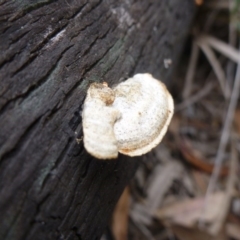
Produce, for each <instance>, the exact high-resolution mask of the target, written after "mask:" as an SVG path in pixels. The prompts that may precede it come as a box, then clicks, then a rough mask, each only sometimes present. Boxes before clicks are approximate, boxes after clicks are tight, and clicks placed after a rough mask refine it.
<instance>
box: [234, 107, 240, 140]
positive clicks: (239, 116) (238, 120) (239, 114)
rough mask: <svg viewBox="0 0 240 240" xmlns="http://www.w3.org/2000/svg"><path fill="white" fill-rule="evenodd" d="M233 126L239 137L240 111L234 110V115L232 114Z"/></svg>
mask: <svg viewBox="0 0 240 240" xmlns="http://www.w3.org/2000/svg"><path fill="white" fill-rule="evenodd" d="M234 125H235V129H236V132H237V133H238V135H240V109H239V108H238V109H236V111H235V114H234Z"/></svg>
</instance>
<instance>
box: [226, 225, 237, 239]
mask: <svg viewBox="0 0 240 240" xmlns="http://www.w3.org/2000/svg"><path fill="white" fill-rule="evenodd" d="M226 229H227V234H228V236H229V237H231V238H234V239H236V240H240V227H239V225H237V224H234V223H227V224H226Z"/></svg>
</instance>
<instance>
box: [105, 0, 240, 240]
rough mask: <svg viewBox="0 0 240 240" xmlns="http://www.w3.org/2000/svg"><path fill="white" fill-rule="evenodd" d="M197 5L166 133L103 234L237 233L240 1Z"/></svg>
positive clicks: (179, 239)
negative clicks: (172, 113)
mask: <svg viewBox="0 0 240 240" xmlns="http://www.w3.org/2000/svg"><path fill="white" fill-rule="evenodd" d="M195 4H196V5H197V14H196V17H195V20H194V22H193V23H192V28H191V31H190V33H189V36H188V40H187V41H186V44H185V47H184V49H183V52H182V55H181V60H180V61H179V62H180V64H179V66H178V69H177V71H176V72H175V75H174V77H173V79H172V83H171V86H170V89H169V90H170V92H171V93H172V95H173V97H174V101H175V114H174V116H173V119H172V122H171V125H170V127H169V130H168V133H167V135H166V136H165V137H164V140H163V141H162V143H161V144H160V145H159V146H158V147H157V148H156V149H154V150H153V151H152V152H150V153H149V154H146V155H145V156H144V161H143V162H142V163H141V166H140V167H139V169H138V170H137V172H136V174H135V177H134V179H133V180H132V182H131V184H130V185H129V186H128V187H127V188H126V189H125V191H124V193H123V194H122V197H121V198H120V200H119V202H118V204H117V206H116V208H115V211H114V213H113V216H112V221H111V223H110V225H109V228H108V229H107V231H106V233H105V235H104V236H103V237H102V240H103V239H116V240H127V239H129V240H138V239H139V240H145V239H149V240H153V239H156V240H207V239H213V240H215V239H216V240H229V239H235V240H239V239H240V178H239V151H240V141H239V139H240V105H239V104H238V102H239V100H238V98H239V86H240V49H239V47H240V44H239V43H240V41H239V40H240V38H239V30H240V0H205V1H204V0H195ZM171 64H172V62H171V59H166V61H165V62H164V66H165V67H166V68H168V67H171Z"/></svg>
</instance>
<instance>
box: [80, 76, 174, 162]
mask: <svg viewBox="0 0 240 240" xmlns="http://www.w3.org/2000/svg"><path fill="white" fill-rule="evenodd" d="M173 108H174V107H173V99H172V96H171V95H170V93H169V92H168V90H167V89H166V87H165V85H164V84H163V83H162V82H160V81H159V80H157V79H155V78H153V77H152V75H151V74H148V73H145V74H136V75H134V77H133V78H129V79H127V80H126V81H125V82H122V83H120V84H118V85H117V86H116V87H115V88H113V89H111V88H109V87H108V86H107V84H106V83H93V84H91V85H90V87H89V89H88V92H87V97H86V100H85V102H84V107H83V113H82V117H83V134H84V138H83V142H84V146H85V148H86V150H87V151H88V152H89V153H90V154H91V155H93V156H94V157H96V158H99V159H112V158H117V156H118V152H120V153H122V154H125V155H128V156H140V155H143V154H145V153H147V152H149V151H150V150H151V149H153V148H154V147H156V146H157V145H158V144H159V143H160V142H161V140H162V138H163V136H164V135H165V133H166V131H167V127H168V125H169V123H170V121H171V118H172V115H173Z"/></svg>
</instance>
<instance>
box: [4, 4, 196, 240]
mask: <svg viewBox="0 0 240 240" xmlns="http://www.w3.org/2000/svg"><path fill="white" fill-rule="evenodd" d="M193 12H194V2H193V1H192V0H182V1H179V0H165V1H149V0H141V1H134V0H126V1H124V0H121V1H115V0H108V1H101V0H91V1H87V0H86V1H84V0H82V1H77V0H59V1H52V0H38V1H31V0H24V1H9V0H3V1H1V3H0V126H1V131H0V239H1V240H2V239H24V240H25V239H29V240H33V239H34V240H38V239H41V240H43V239H44V240H46V239H82V240H93V239H99V238H100V237H101V235H102V232H103V230H104V229H105V227H106V225H107V223H108V220H109V217H110V215H111V212H112V210H113V208H114V205H115V203H116V202H117V200H118V198H119V196H120V194H121V192H122V191H123V189H124V187H125V186H126V185H127V184H128V182H129V180H130V179H131V177H132V176H133V175H134V172H135V170H136V168H137V166H138V161H139V159H141V158H140V157H139V158H129V157H123V156H120V157H119V158H118V159H117V160H113V161H99V160H97V159H94V158H93V157H91V156H90V155H89V154H88V153H86V151H85V150H84V147H83V143H82V141H81V140H79V139H81V138H82V129H81V106H82V103H83V101H84V97H85V95H86V91H87V88H88V86H89V84H90V83H92V82H95V81H96V82H102V81H106V82H108V83H109V85H110V86H112V85H113V84H115V83H118V82H120V81H122V80H124V79H126V78H127V77H129V76H132V75H133V74H134V73H144V72H149V73H152V74H153V75H154V76H155V77H157V78H160V79H162V80H164V81H165V82H166V81H169V80H168V79H169V76H170V74H171V72H172V69H173V66H174V65H175V63H176V62H177V56H178V55H179V51H180V49H181V46H182V43H183V40H184V36H185V35H186V32H187V30H188V29H189V25H190V22H191V19H192V16H193ZM164 59H171V60H172V62H173V64H172V65H170V66H169V68H166V67H164V64H163V63H164Z"/></svg>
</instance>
